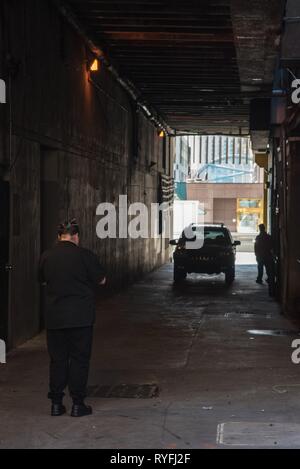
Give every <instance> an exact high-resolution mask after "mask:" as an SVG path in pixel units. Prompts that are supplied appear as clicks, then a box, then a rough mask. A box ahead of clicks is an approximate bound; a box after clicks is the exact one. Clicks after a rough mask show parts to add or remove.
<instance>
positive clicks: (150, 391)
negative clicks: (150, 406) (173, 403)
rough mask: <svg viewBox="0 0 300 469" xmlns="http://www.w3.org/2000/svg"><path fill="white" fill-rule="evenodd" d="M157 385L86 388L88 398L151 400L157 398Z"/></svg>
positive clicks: (96, 386)
mask: <svg viewBox="0 0 300 469" xmlns="http://www.w3.org/2000/svg"><path fill="white" fill-rule="evenodd" d="M159 392H160V390H159V387H158V385H157V384H116V385H101V386H98V385H92V386H89V387H88V390H87V394H88V396H89V397H102V398H115V399H118V398H126V399H152V398H154V397H158V396H159Z"/></svg>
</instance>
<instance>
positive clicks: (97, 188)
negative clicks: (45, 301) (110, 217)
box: [0, 0, 173, 346]
mask: <svg viewBox="0 0 300 469" xmlns="http://www.w3.org/2000/svg"><path fill="white" fill-rule="evenodd" d="M0 14H1V21H0V25H1V26H0V28H1V31H0V34H1V37H2V39H3V41H2V43H1V54H2V55H1V61H0V64H1V68H0V76H1V77H3V78H5V79H6V80H8V77H9V68H8V62H7V60H6V59H7V56H8V55H9V56H10V57H11V58H12V59H13V61H12V62H13V68H12V70H11V84H12V85H11V96H12V100H11V110H12V112H11V114H10V113H9V109H10V106H6V107H5V108H3V107H2V108H1V120H0V126H1V132H0V136H1V135H2V138H1V142H0V143H1V145H0V149H1V150H0V151H1V158H0V159H1V161H4V162H6V168H5V172H2V177H3V178H6V179H9V180H10V185H11V220H12V236H11V243H10V244H11V263H12V265H13V271H12V273H11V282H10V285H11V287H10V291H11V293H10V300H11V306H10V345H11V346H14V345H16V344H18V343H20V342H23V341H24V340H26V339H27V338H29V337H31V336H32V335H34V334H35V333H36V332H37V331H38V329H39V325H40V307H39V302H40V300H39V285H38V283H37V281H36V266H37V263H38V259H39V256H40V253H41V249H42V247H43V246H44V247H46V246H45V245H46V244H49V242H51V241H52V237H53V240H54V237H55V234H54V233H50V234H49V230H50V231H51V232H52V229H54V226H55V223H56V222H57V221H58V220H59V219H64V218H66V217H76V218H77V220H78V222H79V223H80V224H81V225H82V241H83V244H84V245H85V246H87V247H89V248H91V249H94V250H95V251H96V252H97V253H98V254H99V256H100V258H101V259H102V261H103V263H104V264H105V265H106V267H107V269H108V272H109V277H110V281H111V283H112V284H113V285H117V286H119V285H120V284H122V283H123V282H128V281H130V280H132V279H134V278H136V277H137V276H139V275H141V274H142V273H143V272H146V271H149V270H150V269H153V268H155V267H156V266H158V265H160V264H161V263H162V262H164V261H165V260H166V259H168V256H169V250H168V247H167V243H166V241H165V240H162V239H156V240H154V239H147V240H141V239H140V240H127V239H122V240H118V239H117V240H114V239H111V240H110V239H106V240H99V239H98V238H97V237H96V231H95V228H96V222H97V220H98V218H97V217H96V206H97V205H98V204H99V203H100V202H104V201H107V202H112V203H114V204H116V205H118V196H119V194H128V199H129V202H132V201H142V202H145V203H147V204H148V205H149V204H150V203H151V202H157V194H158V184H159V174H160V173H164V174H170V168H171V166H172V160H173V144H172V142H170V141H169V139H166V140H167V141H166V164H165V165H164V166H165V167H163V139H160V138H158V134H157V130H156V128H155V127H154V126H153V125H152V123H151V122H150V121H149V120H147V119H146V118H145V117H144V115H142V114H141V113H140V112H139V113H137V112H136V107H135V104H134V103H133V101H132V99H131V98H130V97H129V95H128V94H127V93H126V91H124V90H123V89H122V88H121V87H120V85H119V84H118V83H117V82H116V81H115V79H114V78H113V77H112V75H111V74H110V73H109V71H107V70H106V69H105V67H104V66H101V69H100V71H99V72H97V73H96V75H95V76H93V80H94V82H95V84H92V83H91V82H90V81H89V74H88V72H87V67H86V64H87V59H89V58H90V54H89V52H87V50H86V46H85V45H84V43H83V42H82V40H81V38H80V37H79V36H78V35H77V33H76V32H75V31H73V29H72V28H71V27H70V26H69V25H68V24H67V23H66V21H65V20H64V19H63V18H61V17H60V16H59V14H58V13H57V11H56V9H55V8H54V7H53V6H52V4H51V2H47V1H43V2H41V1H40V0H26V2H19V1H17V0H10V1H8V0H7V1H4V2H2V5H1V9H0ZM10 116H11V120H12V151H11V153H9V145H8V141H9V139H8V136H9V125H8V122H9V117H10ZM151 162H154V163H156V164H155V165H153V164H152V166H151V168H150V164H151ZM9 166H11V168H10V169H8V167H9ZM45 230H46V231H47V233H45Z"/></svg>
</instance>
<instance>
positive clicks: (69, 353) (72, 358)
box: [39, 220, 106, 417]
mask: <svg viewBox="0 0 300 469" xmlns="http://www.w3.org/2000/svg"><path fill="white" fill-rule="evenodd" d="M39 277H40V281H41V282H42V283H43V284H44V285H45V287H46V308H45V325H46V329H47V345H48V352H49V356H50V377H49V378H50V379H49V393H48V398H49V399H51V401H52V407H51V415H52V416H59V415H63V414H64V413H66V408H65V406H64V405H63V397H64V395H65V394H64V390H65V388H66V387H67V386H68V388H69V392H70V396H71V398H72V400H73V406H72V411H71V416H72V417H82V416H85V415H90V414H91V413H92V408H91V407H90V406H88V405H86V404H85V402H84V400H85V397H86V387H87V381H88V374H89V362H90V357H91V349H92V336H93V324H94V321H95V289H96V287H97V285H104V284H105V283H106V277H105V273H104V269H103V267H102V266H101V264H100V262H99V260H98V258H97V256H96V255H95V254H93V253H92V252H91V251H89V250H87V249H84V248H82V247H80V246H79V226H78V224H77V223H76V220H72V221H70V222H65V223H61V224H60V225H59V227H58V241H57V243H56V245H55V246H54V247H53V248H52V249H50V250H48V251H46V252H45V253H43V254H42V256H41V260H40V266H39Z"/></svg>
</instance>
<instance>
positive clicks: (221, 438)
mask: <svg viewBox="0 0 300 469" xmlns="http://www.w3.org/2000/svg"><path fill="white" fill-rule="evenodd" d="M217 443H218V444H219V445H225V446H250V447H251V446H252V447H255V448H259V447H291V446H294V447H299V446H300V425H299V424H293V423H270V422H227V423H220V424H219V425H218V429H217Z"/></svg>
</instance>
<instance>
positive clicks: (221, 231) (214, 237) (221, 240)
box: [181, 226, 231, 246]
mask: <svg viewBox="0 0 300 469" xmlns="http://www.w3.org/2000/svg"><path fill="white" fill-rule="evenodd" d="M192 230H193V232H194V233H195V237H193V238H190V239H188V237H187V236H186V232H183V233H182V236H181V241H182V242H185V241H187V240H188V241H195V240H196V239H203V234H204V246H208V245H214V246H216V245H217V246H224V245H228V244H231V240H230V235H229V232H228V230H227V229H226V228H219V227H210V226H208V227H206V226H205V227H204V230H203V227H192Z"/></svg>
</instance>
